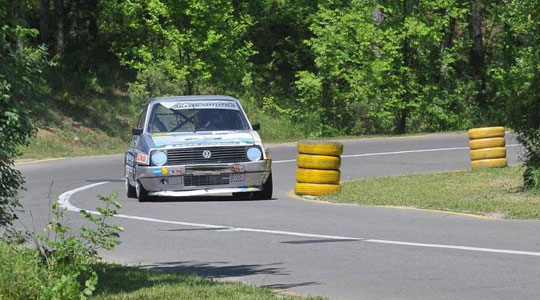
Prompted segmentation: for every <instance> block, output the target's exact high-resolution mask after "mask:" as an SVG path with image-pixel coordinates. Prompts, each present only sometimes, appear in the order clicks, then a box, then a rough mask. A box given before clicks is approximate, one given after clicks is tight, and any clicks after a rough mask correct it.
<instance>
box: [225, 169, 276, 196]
mask: <svg viewBox="0 0 540 300" xmlns="http://www.w3.org/2000/svg"><path fill="white" fill-rule="evenodd" d="M273 192H274V183H273V180H272V173H270V176H268V178H267V179H266V181H265V183H264V184H263V190H262V191H260V192H250V193H233V196H234V197H236V198H238V199H241V200H270V199H272V194H273Z"/></svg>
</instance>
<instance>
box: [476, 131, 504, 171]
mask: <svg viewBox="0 0 540 300" xmlns="http://www.w3.org/2000/svg"><path fill="white" fill-rule="evenodd" d="M469 147H470V149H471V151H470V152H471V168H472V169H478V168H498V167H506V165H507V161H506V142H505V139H504V127H485V128H473V129H470V130H469Z"/></svg>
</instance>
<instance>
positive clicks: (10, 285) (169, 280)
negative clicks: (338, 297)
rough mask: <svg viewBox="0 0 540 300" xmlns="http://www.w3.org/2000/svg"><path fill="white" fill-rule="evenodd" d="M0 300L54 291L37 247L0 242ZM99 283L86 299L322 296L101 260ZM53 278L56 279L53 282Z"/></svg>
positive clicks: (35, 296)
mask: <svg viewBox="0 0 540 300" xmlns="http://www.w3.org/2000/svg"><path fill="white" fill-rule="evenodd" d="M0 266H2V267H1V268H0V282H2V284H0V299H1V300H4V299H5V300H8V299H9V300H26V299H38V298H39V297H40V296H43V295H44V294H46V293H51V292H52V293H53V294H54V291H53V290H51V289H53V288H54V286H55V283H57V282H58V278H53V277H52V275H51V274H49V272H48V271H47V269H46V268H45V263H44V261H43V259H42V258H41V256H40V255H39V254H38V252H37V251H36V250H33V249H29V248H23V247H20V246H12V245H9V244H6V243H4V242H2V243H0ZM94 268H95V270H96V271H97V273H98V285H97V287H96V290H95V291H94V295H93V296H92V297H90V298H89V299H96V300H98V299H99V300H128V299H134V300H135V299H137V300H139V299H159V300H167V299H171V300H172V299H175V300H176V299H189V300H199V299H230V300H233V299H234V300H236V299H261V300H265V299H289V300H298V299H322V298H303V297H293V296H287V297H285V296H282V295H278V294H276V293H275V292H274V291H271V290H269V289H264V288H260V287H255V286H250V285H246V284H240V283H223V282H216V281H211V280H208V279H204V278H203V277H200V276H197V275H183V274H178V273H169V272H161V271H153V270H146V269H139V268H134V267H126V266H121V265H115V264H106V263H100V264H98V265H96V266H95V267H94ZM53 280H56V281H53Z"/></svg>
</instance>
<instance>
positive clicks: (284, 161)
mask: <svg viewBox="0 0 540 300" xmlns="http://www.w3.org/2000/svg"><path fill="white" fill-rule="evenodd" d="M520 146H521V144H510V145H506V147H520ZM455 150H469V147H453V148H435V149H418V150H404V151H392V152H375V153H361V154H347V155H341V158H350V157H366V156H383V155H397V154H408V153H423V152H440V151H455ZM295 161H296V159H287V160H277V161H272V164H281V163H289V162H295Z"/></svg>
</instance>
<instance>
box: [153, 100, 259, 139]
mask: <svg viewBox="0 0 540 300" xmlns="http://www.w3.org/2000/svg"><path fill="white" fill-rule="evenodd" d="M228 130H249V126H248V123H247V120H246V119H245V117H244V115H243V113H242V111H241V110H240V109H239V107H238V106H237V105H236V103H234V102H232V101H178V102H162V103H158V104H155V105H154V106H153V108H152V114H151V116H150V120H149V123H148V132H149V133H162V132H196V131H228Z"/></svg>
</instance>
